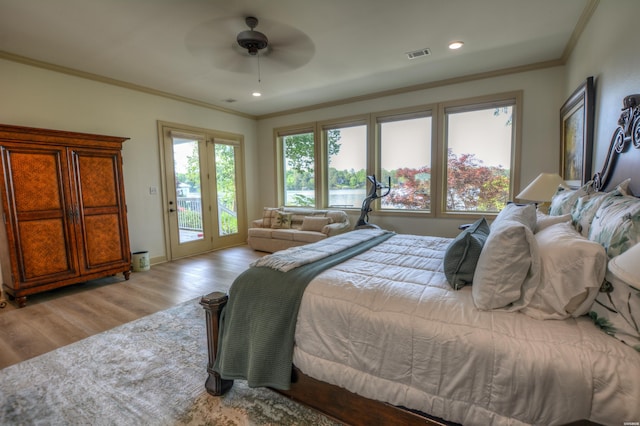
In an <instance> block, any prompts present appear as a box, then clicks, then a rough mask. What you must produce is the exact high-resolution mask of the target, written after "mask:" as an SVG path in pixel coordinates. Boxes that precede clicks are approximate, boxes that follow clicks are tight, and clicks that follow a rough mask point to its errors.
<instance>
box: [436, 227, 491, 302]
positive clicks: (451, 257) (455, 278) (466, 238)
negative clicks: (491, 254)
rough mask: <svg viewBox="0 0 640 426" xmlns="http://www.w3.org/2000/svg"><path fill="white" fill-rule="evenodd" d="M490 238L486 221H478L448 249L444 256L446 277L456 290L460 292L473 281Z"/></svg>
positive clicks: (459, 235) (462, 233)
mask: <svg viewBox="0 0 640 426" xmlns="http://www.w3.org/2000/svg"><path fill="white" fill-rule="evenodd" d="M488 236H489V225H488V224H487V221H486V219H485V218H482V219H478V220H477V221H476V222H475V223H474V224H473V225H471V226H470V227H468V228H467V229H465V230H464V231H462V232H461V233H460V234H458V236H457V237H456V238H455V239H454V240H453V241H452V242H451V244H449V247H447V250H446V252H445V254H444V275H445V276H446V277H447V281H449V284H450V285H451V287H453V289H454V290H460V289H461V288H462V287H464V286H465V285H467V284H471V282H472V281H473V274H474V273H475V271H476V265H477V263H478V258H479V257H480V253H481V252H482V247H483V246H484V243H485V241H486V240H487V237H488Z"/></svg>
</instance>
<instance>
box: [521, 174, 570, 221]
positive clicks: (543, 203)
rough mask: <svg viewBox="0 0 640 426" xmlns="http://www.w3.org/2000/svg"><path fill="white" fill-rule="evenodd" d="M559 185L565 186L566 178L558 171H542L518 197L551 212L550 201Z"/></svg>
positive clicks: (546, 211)
mask: <svg viewBox="0 0 640 426" xmlns="http://www.w3.org/2000/svg"><path fill="white" fill-rule="evenodd" d="M559 186H565V184H564V180H562V178H561V177H560V175H558V174H557V173H540V174H539V175H538V177H536V178H535V179H534V180H533V181H532V182H531V183H530V184H529V185H527V187H526V188H525V189H523V190H522V191H521V192H520V193H519V194H518V195H517V196H516V198H518V199H520V200H523V201H530V202H534V203H536V204H538V209H539V210H540V211H541V212H543V213H548V212H549V202H550V201H551V198H552V197H553V195H554V194H555V193H556V191H557V190H558V187H559Z"/></svg>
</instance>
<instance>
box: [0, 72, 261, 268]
mask: <svg viewBox="0 0 640 426" xmlns="http://www.w3.org/2000/svg"><path fill="white" fill-rule="evenodd" d="M0 76H2V78H0V93H1V94H2V100H1V101H0V123H3V124H11V125H19V126H30V127H42V128H49V129H59V130H68V131H76V132H85V133H98V134H106V135H113V136H123V137H128V138H131V139H130V140H129V141H127V142H125V144H124V149H123V161H124V166H123V167H124V183H125V192H126V198H127V207H128V220H129V236H130V242H131V251H132V252H135V251H139V250H148V251H149V255H150V257H151V259H152V262H153V261H154V260H155V261H156V262H157V261H161V260H163V259H164V258H165V256H166V253H165V242H164V226H163V220H164V219H163V218H164V214H165V212H166V210H167V209H165V208H164V206H163V205H162V198H161V195H160V188H161V179H162V176H161V173H160V154H159V146H158V135H157V120H163V121H169V122H174V123H181V124H186V125H190V126H194V127H202V128H207V129H214V130H220V131H225V132H232V133H239V134H242V135H244V137H245V139H244V141H245V150H244V151H245V153H246V158H245V166H246V170H247V202H248V206H247V209H248V211H255V210H256V209H257V208H258V207H257V206H255V205H254V202H253V200H255V199H256V198H257V195H256V190H257V189H258V188H257V187H256V185H255V182H257V180H258V177H257V176H256V174H255V170H257V168H258V159H257V155H256V153H257V148H256V136H255V134H256V122H255V120H252V119H247V118H242V117H239V116H237V115H231V114H227V113H224V112H221V111H216V110H212V109H208V108H202V107H198V106H195V105H192V104H187V103H184V102H179V101H174V100H171V99H167V98H163V97H158V96H154V95H149V94H145V93H142V92H138V91H134V90H129V89H125V88H121V87H116V86H111V85H107V84H103V83H99V82H95V81H91V80H87V79H83V78H78V77H74V76H70V75H66V74H61V73H58V72H53V71H47V70H44V69H40V68H35V67H31V66H27V65H22V64H18V63H15V62H11V61H6V60H0ZM151 186H155V187H156V188H158V195H150V194H149V187H151Z"/></svg>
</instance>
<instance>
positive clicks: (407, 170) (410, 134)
mask: <svg viewBox="0 0 640 426" xmlns="http://www.w3.org/2000/svg"><path fill="white" fill-rule="evenodd" d="M380 165H381V167H382V176H378V180H380V181H382V183H383V184H386V183H387V182H388V181H387V177H388V176H390V177H391V188H392V190H391V192H390V193H389V195H388V196H387V197H384V198H382V199H381V202H380V203H381V204H380V205H381V207H382V208H383V209H401V210H426V211H429V210H430V209H431V117H418V118H410V119H406V120H396V121H385V122H382V123H380Z"/></svg>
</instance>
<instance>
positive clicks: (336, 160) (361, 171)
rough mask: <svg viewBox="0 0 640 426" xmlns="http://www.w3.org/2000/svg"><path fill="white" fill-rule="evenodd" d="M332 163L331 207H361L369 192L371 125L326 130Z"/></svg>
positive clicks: (328, 160) (330, 173) (327, 150)
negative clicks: (368, 156) (369, 130)
mask: <svg viewBox="0 0 640 426" xmlns="http://www.w3.org/2000/svg"><path fill="white" fill-rule="evenodd" d="M323 141H324V143H325V146H326V152H327V164H328V173H327V178H328V197H329V199H328V206H329V207H335V208H356V207H360V205H361V204H362V200H363V199H364V198H365V197H366V192H367V126H366V124H358V125H353V126H340V127H334V126H328V127H325V128H323Z"/></svg>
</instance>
